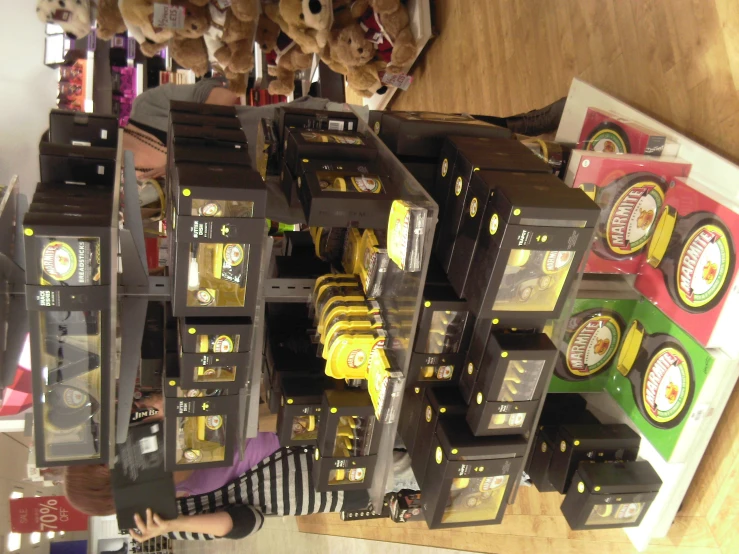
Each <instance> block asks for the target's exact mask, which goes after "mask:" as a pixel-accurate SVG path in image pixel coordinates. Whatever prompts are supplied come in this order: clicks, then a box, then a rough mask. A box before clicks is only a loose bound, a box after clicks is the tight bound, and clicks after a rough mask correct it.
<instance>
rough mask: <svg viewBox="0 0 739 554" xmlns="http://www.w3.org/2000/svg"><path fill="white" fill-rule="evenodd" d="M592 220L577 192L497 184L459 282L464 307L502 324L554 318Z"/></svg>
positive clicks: (590, 205)
mask: <svg viewBox="0 0 739 554" xmlns="http://www.w3.org/2000/svg"><path fill="white" fill-rule="evenodd" d="M599 215H600V210H599V209H598V206H597V205H596V204H595V203H594V202H593V201H592V200H590V199H589V198H588V197H587V196H586V195H585V194H584V193H583V192H582V191H579V190H575V189H568V188H566V187H563V188H557V189H549V188H547V187H541V189H539V188H537V185H533V186H530V187H525V186H523V187H516V186H510V185H501V186H499V187H498V188H497V189H496V192H495V196H494V197H493V201H492V202H488V205H487V207H486V209H485V213H484V214H483V216H482V218H483V219H482V229H481V231H480V237H479V239H478V241H477V247H476V248H475V254H474V257H473V260H472V266H473V267H474V268H475V271H473V272H471V275H470V278H468V280H467V283H466V285H465V290H464V297H465V298H466V299H467V302H468V305H469V307H470V310H472V312H473V313H474V314H475V315H476V316H477V317H479V318H482V319H486V318H490V317H492V318H494V319H499V320H500V321H501V322H515V320H516V319H517V318H519V319H523V318H528V319H529V320H533V319H537V318H538V319H540V320H542V321H543V320H547V319H556V318H557V317H559V314H560V312H561V310H562V307H563V305H564V302H565V300H566V298H567V295H568V293H569V289H570V285H571V284H572V281H573V280H574V278H575V276H576V275H577V272H578V268H579V267H580V262H581V261H582V258H583V256H584V255H585V252H586V251H587V249H588V248H589V246H590V242H591V240H592V236H593V230H594V225H595V222H596V220H597V218H598V216H599Z"/></svg>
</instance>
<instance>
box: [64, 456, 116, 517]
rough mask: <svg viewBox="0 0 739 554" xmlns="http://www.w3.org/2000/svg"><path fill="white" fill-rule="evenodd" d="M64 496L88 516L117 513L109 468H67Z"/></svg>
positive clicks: (83, 466)
mask: <svg viewBox="0 0 739 554" xmlns="http://www.w3.org/2000/svg"><path fill="white" fill-rule="evenodd" d="M64 494H65V495H66V496H67V499H68V500H69V503H70V504H71V505H72V506H74V507H75V508H77V509H78V510H79V511H80V512H83V513H85V514H87V515H90V516H109V515H112V514H114V513H115V503H114V502H113V488H112V487H111V484H110V470H109V469H108V466H105V465H89V466H88V465H80V466H69V467H67V468H66V469H65V471H64Z"/></svg>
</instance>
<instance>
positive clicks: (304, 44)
mask: <svg viewBox="0 0 739 554" xmlns="http://www.w3.org/2000/svg"><path fill="white" fill-rule="evenodd" d="M280 16H281V17H282V19H283V20H284V22H285V25H286V26H287V28H286V29H285V28H283V31H285V32H286V33H287V34H288V35H289V36H290V38H292V39H293V40H294V41H295V42H297V43H298V45H299V46H300V48H301V49H302V50H303V52H306V53H308V54H313V53H319V52H321V50H323V48H324V47H325V46H326V43H327V42H328V38H329V31H330V29H331V25H332V23H333V10H332V9H331V0H280ZM306 19H307V20H308V21H311V25H309V24H308V22H307V21H306Z"/></svg>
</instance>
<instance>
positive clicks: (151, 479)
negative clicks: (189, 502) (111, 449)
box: [110, 423, 178, 532]
mask: <svg viewBox="0 0 739 554" xmlns="http://www.w3.org/2000/svg"><path fill="white" fill-rule="evenodd" d="M116 454H117V456H116V463H115V467H114V468H113V469H112V471H111V472H110V481H111V487H112V489H113V501H114V502H115V512H116V518H117V519H118V528H119V529H120V530H121V532H128V530H129V529H133V528H135V527H136V524H135V522H134V519H133V516H134V514H139V515H140V516H141V517H143V518H146V510H147V508H149V509H151V511H152V512H153V513H155V514H157V515H158V516H159V517H161V518H162V519H165V520H171V519H176V518H177V515H178V513H177V500H176V493H175V485H174V478H173V475H172V473H171V472H170V471H165V470H164V432H163V430H162V426H161V424H160V423H149V424H144V425H138V426H136V427H132V428H131V429H129V431H128V437H127V438H126V442H125V443H122V444H118V445H117V448H116Z"/></svg>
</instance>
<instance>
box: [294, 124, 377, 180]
mask: <svg viewBox="0 0 739 554" xmlns="http://www.w3.org/2000/svg"><path fill="white" fill-rule="evenodd" d="M283 147H284V154H285V156H284V160H285V163H286V164H287V167H288V169H289V170H290V172H291V173H292V174H293V175H294V176H296V177H297V175H298V169H299V164H300V162H301V161H302V160H304V159H308V160H334V161H337V162H338V161H342V162H343V161H347V162H348V161H354V162H365V163H369V162H374V161H375V159H376V158H377V149H376V148H375V147H374V146H373V145H371V144H370V143H369V142H368V141H367V139H366V138H365V136H364V135H363V134H361V133H341V132H338V131H318V130H306V129H291V130H290V132H288V133H287V134H286V135H285V138H284V142H283Z"/></svg>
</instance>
